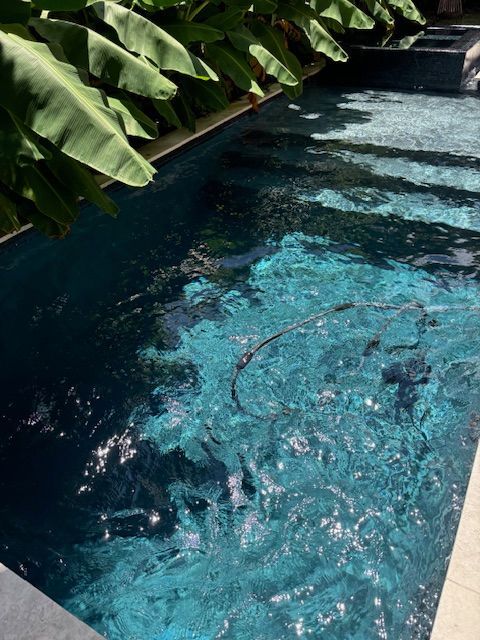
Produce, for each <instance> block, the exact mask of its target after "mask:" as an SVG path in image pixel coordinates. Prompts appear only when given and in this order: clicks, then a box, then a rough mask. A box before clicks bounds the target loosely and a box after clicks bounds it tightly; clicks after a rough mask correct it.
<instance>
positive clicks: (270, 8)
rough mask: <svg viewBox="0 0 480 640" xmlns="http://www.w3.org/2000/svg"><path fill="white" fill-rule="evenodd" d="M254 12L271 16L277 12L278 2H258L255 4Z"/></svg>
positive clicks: (266, 0) (265, 0) (261, 0)
mask: <svg viewBox="0 0 480 640" xmlns="http://www.w3.org/2000/svg"><path fill="white" fill-rule="evenodd" d="M253 10H254V11H255V13H263V14H266V15H270V14H272V13H275V12H276V10H277V2H275V0H256V2H254V3H253Z"/></svg>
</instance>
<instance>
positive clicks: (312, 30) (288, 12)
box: [278, 2, 348, 62]
mask: <svg viewBox="0 0 480 640" xmlns="http://www.w3.org/2000/svg"><path fill="white" fill-rule="evenodd" d="M278 15H280V16H281V17H282V18H285V19H287V20H289V21H291V22H294V23H295V24H296V25H297V26H298V27H300V28H301V29H303V30H304V31H305V33H306V35H307V38H308V39H309V40H310V44H311V45H312V48H313V49H314V51H318V52H320V53H324V54H325V55H326V56H328V57H329V58H331V59H332V60H333V61H334V62H345V61H346V60H347V59H348V55H347V53H346V52H345V51H344V50H343V49H342V47H341V46H340V45H339V44H338V43H337V42H336V41H335V39H334V38H332V36H331V35H330V33H329V32H328V31H327V29H326V28H325V27H324V26H323V25H322V23H321V21H320V19H317V12H316V11H314V10H313V9H312V8H311V7H309V6H308V5H304V4H303V2H300V3H297V4H295V5H291V4H287V3H280V4H279V5H278Z"/></svg>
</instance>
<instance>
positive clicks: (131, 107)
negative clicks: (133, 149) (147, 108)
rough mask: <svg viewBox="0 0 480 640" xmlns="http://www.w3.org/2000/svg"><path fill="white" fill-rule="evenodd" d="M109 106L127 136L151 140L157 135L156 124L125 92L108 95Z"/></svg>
mask: <svg viewBox="0 0 480 640" xmlns="http://www.w3.org/2000/svg"><path fill="white" fill-rule="evenodd" d="M202 82H203V81H202ZM108 104H109V106H110V107H111V108H112V109H113V110H114V111H115V112H116V113H117V114H118V115H119V116H120V117H121V119H122V120H123V122H124V124H125V131H126V132H127V134H128V135H129V136H137V137H138V138H147V139H149V140H153V139H154V138H157V137H158V129H157V125H156V124H155V122H154V121H153V120H151V119H150V118H149V117H148V116H147V115H145V114H144V113H143V111H141V110H140V109H139V108H138V107H137V105H136V104H135V103H134V102H133V101H132V100H130V98H129V97H128V95H127V94H125V93H118V94H116V95H115V97H112V96H108Z"/></svg>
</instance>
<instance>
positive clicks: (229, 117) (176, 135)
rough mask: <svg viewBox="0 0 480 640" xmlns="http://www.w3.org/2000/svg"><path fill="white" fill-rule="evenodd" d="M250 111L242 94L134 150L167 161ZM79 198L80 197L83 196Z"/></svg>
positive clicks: (307, 71) (270, 92)
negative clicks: (189, 124) (189, 126)
mask: <svg viewBox="0 0 480 640" xmlns="http://www.w3.org/2000/svg"><path fill="white" fill-rule="evenodd" d="M325 64H326V63H325V60H321V61H319V62H315V63H313V64H311V65H308V66H307V67H304V68H303V80H304V81H305V80H308V78H310V77H312V76H314V75H316V74H317V73H319V71H321V70H322V69H323V68H324V67H325ZM280 93H282V88H281V87H280V85H279V84H278V83H275V84H271V85H269V86H268V87H266V88H265V95H264V96H263V98H258V104H259V105H261V104H263V103H265V102H268V101H269V100H271V99H272V98H275V97H276V96H278V95H279V94H280ZM249 111H253V107H252V105H251V103H250V102H249V100H248V96H247V95H245V96H243V97H241V98H240V99H238V100H235V101H234V102H231V103H230V104H229V106H228V107H227V108H226V109H224V110H222V111H217V112H215V113H209V114H208V115H206V116H203V117H202V118H198V119H197V121H196V131H195V133H192V132H191V131H189V130H188V129H185V128H182V129H176V130H174V131H171V132H170V133H167V134H165V135H163V136H160V137H159V138H157V139H156V140H152V142H148V143H147V144H145V145H143V146H142V147H140V148H139V149H137V151H138V152H139V153H140V154H141V155H142V156H143V157H144V158H145V159H146V160H148V161H149V162H158V161H162V160H163V161H164V162H166V161H167V160H169V159H170V158H171V157H172V156H174V155H176V154H177V153H180V152H181V151H185V150H186V149H188V148H189V147H191V146H194V145H196V144H198V143H199V142H200V141H201V140H203V138H205V137H208V136H209V135H212V134H213V133H215V132H216V131H218V130H220V129H222V128H223V127H225V126H227V125H228V124H230V123H232V122H233V121H234V120H236V119H237V118H239V117H241V116H242V115H244V114H246V113H248V112H249ZM96 180H97V183H98V185H99V186H100V187H101V188H102V189H105V188H106V187H109V186H110V185H112V184H114V183H116V182H118V180H115V179H114V178H110V177H109V176H105V175H98V176H96ZM140 188H141V187H140ZM80 199H81V200H82V198H80ZM29 229H33V225H32V224H26V225H23V227H22V228H21V229H19V231H14V232H13V233H7V234H5V235H3V236H0V245H1V244H2V243H4V242H8V241H9V240H13V238H16V237H18V236H19V235H20V234H22V233H24V232H25V231H28V230H29Z"/></svg>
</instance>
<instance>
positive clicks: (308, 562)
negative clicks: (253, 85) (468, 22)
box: [0, 88, 480, 640]
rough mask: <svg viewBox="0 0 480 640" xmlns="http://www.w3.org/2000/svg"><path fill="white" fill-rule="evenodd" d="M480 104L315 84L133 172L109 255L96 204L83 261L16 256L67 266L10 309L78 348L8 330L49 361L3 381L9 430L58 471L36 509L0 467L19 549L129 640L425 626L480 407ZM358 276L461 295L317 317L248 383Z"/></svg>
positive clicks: (279, 638) (45, 582)
mask: <svg viewBox="0 0 480 640" xmlns="http://www.w3.org/2000/svg"><path fill="white" fill-rule="evenodd" d="M478 105H479V102H478V100H475V99H473V98H463V97H448V96H419V95H415V94H396V93H390V94H389V93H382V92H363V93H357V92H349V91H345V92H341V91H326V90H321V89H317V88H310V89H308V90H307V92H306V95H305V96H304V97H303V98H302V99H301V100H300V101H299V102H298V104H295V105H289V104H288V101H286V100H285V99H282V100H279V101H277V102H276V103H274V104H271V105H270V106H269V107H267V108H266V109H264V110H263V112H262V113H261V114H260V116H259V117H258V119H257V118H255V119H250V120H244V121H242V122H239V123H237V124H236V125H234V126H233V127H232V128H230V129H228V130H226V131H225V132H223V133H222V134H220V135H219V136H217V137H216V138H214V139H213V140H212V141H210V142H209V143H207V144H205V145H202V147H199V148H198V149H194V150H193V151H191V152H189V153H188V154H186V155H184V156H182V157H181V158H180V159H178V160H176V161H174V163H172V164H171V165H167V166H165V167H163V168H162V169H161V170H160V173H159V178H158V181H157V182H156V184H155V185H154V186H153V187H152V188H150V189H149V190H147V191H145V192H140V193H131V194H130V195H128V194H127V192H126V191H123V190H119V191H118V192H117V197H118V199H119V200H120V201H122V202H123V203H124V207H125V210H124V212H123V214H122V219H121V221H120V223H119V225H120V226H119V227H113V226H111V225H110V226H109V227H108V228H106V227H103V228H100V231H99V233H100V234H103V235H100V240H102V241H103V242H105V244H104V245H103V246H102V250H103V251H104V253H103V255H102V252H101V251H100V252H98V254H99V255H98V256H93V254H92V252H91V249H89V248H88V245H87V243H86V237H87V235H88V233H87V232H88V230H89V229H90V226H89V225H93V224H94V223H95V222H96V221H95V220H92V221H88V220H87V221H86V222H85V223H84V227H83V229H82V228H79V230H78V231H77V232H76V233H75V234H74V235H73V236H72V238H70V239H69V240H67V241H66V243H65V244H64V245H63V246H62V247H61V248H60V249H57V247H58V245H55V249H54V250H53V251H55V252H57V253H54V257H55V258H56V259H57V261H58V264H59V265H66V264H68V263H69V260H70V261H72V263H71V264H73V266H72V271H71V272H69V273H71V274H73V273H74V275H68V276H65V275H64V274H59V273H58V272H57V271H56V270H54V271H55V273H54V275H52V274H50V271H49V272H48V275H46V271H45V269H43V268H41V269H40V275H37V276H32V271H31V263H32V258H34V259H37V260H38V258H39V257H41V256H44V255H45V256H46V252H47V250H48V251H49V252H50V253H49V259H52V245H50V244H49V243H47V242H45V241H42V242H37V241H36V240H35V241H29V244H28V243H27V242H26V243H25V246H24V247H23V251H24V258H23V259H22V258H20V257H19V258H18V260H19V263H17V269H16V271H15V273H12V270H10V269H9V265H10V264H11V262H9V260H11V257H10V258H9V256H8V255H7V256H4V257H3V262H2V264H1V267H2V269H3V274H4V275H5V279H6V282H7V283H9V285H8V284H7V287H6V289H7V290H8V286H10V287H12V288H13V287H19V285H21V284H25V283H26V282H27V281H28V278H29V277H30V278H31V277H33V278H34V282H39V280H35V278H40V277H41V278H42V282H43V283H47V284H48V287H47V289H49V288H50V293H45V291H42V292H36V293H34V294H32V293H31V291H29V292H28V293H29V295H30V296H32V295H33V302H32V304H29V303H28V302H27V301H26V294H25V301H23V302H20V304H19V305H18V306H17V307H16V312H17V314H18V309H20V310H21V314H20V317H21V318H22V317H24V318H25V319H26V318H27V317H28V316H29V314H30V313H32V312H33V311H34V312H35V314H36V315H34V316H33V318H36V320H35V319H34V320H32V321H31V322H32V327H33V328H32V331H33V333H34V335H36V336H37V339H38V336H39V335H41V336H43V338H44V340H45V339H46V340H47V341H48V340H54V341H55V343H56V345H57V347H56V348H58V349H59V350H60V349H61V350H63V351H64V352H66V353H67V356H66V357H65V362H63V361H62V360H61V358H59V360H58V362H57V363H54V364H53V365H52V364H51V363H47V362H46V355H45V353H44V352H43V351H42V348H41V347H38V351H37V352H36V353H35V354H34V355H33V356H32V355H31V353H30V355H29V352H28V351H27V349H25V350H24V351H20V353H19V352H18V351H17V352H14V350H13V349H12V350H10V351H9V350H8V347H7V346H6V345H4V347H5V349H6V352H7V358H10V360H9V361H10V362H12V363H13V362H14V361H15V357H16V358H17V359H18V357H20V360H21V361H24V362H25V360H26V359H27V358H28V357H30V358H32V359H33V363H34V364H35V366H36V369H37V371H38V370H40V374H38V379H37V382H36V390H33V389H30V387H29V386H28V384H27V383H22V384H23V386H22V384H20V385H18V384H17V387H18V388H20V389H22V391H21V392H20V391H18V388H17V389H16V390H15V391H14V392H13V394H12V395H13V402H12V396H10V397H9V401H8V402H5V403H4V404H3V407H2V412H3V416H4V420H5V421H6V424H7V425H12V426H11V427H10V429H11V435H10V436H9V442H10V443H12V444H11V447H12V448H13V451H15V452H16V453H17V455H18V457H19V459H20V460H25V459H27V460H29V461H31V460H32V459H34V461H35V462H34V465H38V466H39V468H40V470H41V471H42V472H45V466H46V465H47V464H48V465H49V467H50V468H51V469H53V471H52V472H51V473H52V477H49V481H48V482H47V481H42V482H43V485H42V487H41V488H40V489H37V490H36V491H37V494H40V497H41V499H42V500H44V501H45V500H46V496H48V495H49V493H50V495H51V497H50V502H51V506H49V507H48V508H45V509H44V510H43V512H42V511H40V512H38V511H35V508H34V507H33V506H32V505H30V506H29V508H28V510H27V511H28V513H27V515H26V512H25V511H24V505H25V503H27V504H28V498H25V495H24V493H22V491H23V489H18V483H15V486H14V482H13V480H7V479H6V478H5V477H2V482H3V485H2V486H4V487H5V486H6V487H7V489H8V491H9V492H10V493H9V495H10V496H11V500H10V504H9V503H8V501H7V504H9V508H8V514H9V515H8V517H6V519H4V520H3V525H1V526H0V534H1V537H0V541H1V540H4V542H5V544H4V545H3V556H5V558H6V560H8V561H9V563H10V564H13V563H14V561H15V562H18V565H17V570H20V571H23V572H24V573H25V574H27V577H29V579H31V580H32V581H34V582H35V583H36V584H38V585H39V586H41V587H42V588H43V589H45V590H46V591H47V592H48V593H50V594H51V595H52V596H53V597H55V598H57V599H58V600H60V601H61V602H62V604H64V606H66V607H67V608H68V609H69V610H71V611H72V612H73V613H75V614H77V615H78V616H80V617H81V618H83V619H84V620H85V621H86V622H88V623H89V624H91V625H92V626H94V627H95V628H96V629H98V630H99V631H100V632H101V633H104V634H105V635H106V637H107V638H109V639H110V640H127V639H128V640H193V639H195V640H207V639H208V640H213V639H214V638H215V639H216V638H231V639H239V640H244V639H245V640H247V639H248V640H251V639H253V638H254V639H255V640H283V639H285V640H286V639H290V638H296V637H306V638H307V637H311V638H322V639H326V640H330V639H332V640H339V639H341V640H344V639H345V640H346V639H355V640H374V639H381V640H387V639H388V640H402V639H404V640H411V639H413V638H416V639H420V638H428V634H429V630H430V627H431V624H432V620H433V616H434V613H435V607H436V603H437V599H438V595H439V592H440V589H441V585H442V581H443V578H444V574H445V570H446V563H447V559H448V554H449V552H450V549H451V545H452V542H453V538H454V534H455V528H456V525H457V523H458V518H459V513H460V510H461V505H462V501H463V496H464V492H465V488H466V483H467V480H468V473H469V469H470V465H471V461H472V458H473V453H474V450H475V446H476V438H477V436H478V432H477V429H478V423H479V422H480V418H479V413H478V412H479V406H480V391H479V389H480V384H479V383H480V373H479V369H478V353H479V350H480V330H479V329H480V317H479V314H478V313H475V312H472V311H465V310H461V309H462V308H463V307H471V306H475V305H477V304H478V299H479V296H478V294H479V280H478V267H479V265H480V260H479V253H478V247H479V244H478V239H479V236H478V231H479V230H480V194H479V192H480V184H479V182H478V180H477V179H476V176H477V175H478V172H479V169H478V167H479V160H478V153H477V152H474V151H473V150H472V148H475V146H476V145H473V144H472V136H474V135H475V131H476V127H477V125H476V122H478ZM473 112H474V113H476V116H475V117H474V115H473ZM432 114H434V117H433V116H432ZM453 114H456V118H452V116H453ZM460 121H461V122H462V125H461V126H460V124H458V123H459V122H460ZM475 153H477V155H475ZM206 167H208V170H207V169H206ZM160 202H161V203H162V205H163V206H164V210H165V211H168V212H169V214H168V215H169V216H170V220H168V219H167V220H166V222H162V223H160V222H159V221H158V216H161V215H162V214H161V212H158V211H156V210H155V209H156V207H158V206H159V203H160ZM129 206H130V208H131V211H130V212H129V211H128V208H129ZM133 215H136V216H137V217H136V219H135V220H132V221H131V226H129V224H128V223H127V219H128V216H133ZM177 217H178V226H177V227H176V226H175V224H174V223H175V220H176V219H177ZM167 223H168V224H167ZM116 224H117V223H115V225H116ZM122 225H123V226H122ZM161 225H164V226H163V227H162V226H161ZM169 225H170V226H169ZM445 225H448V226H445ZM105 229H106V230H105ZM35 242H37V244H36V245H35V244H34V243H35ZM89 252H90V253H89ZM72 256H73V257H72ZM45 259H46V258H45ZM87 262H88V266H87ZM27 263H28V264H27ZM107 264H109V265H110V267H107V266H106V265H107ZM100 265H104V266H105V269H103V270H102V269H98V267H99V266H100ZM82 266H83V268H84V269H86V270H87V272H88V273H91V276H90V277H87V276H86V275H85V274H84V273H83V274H82V273H81V267H82ZM93 267H96V273H98V279H99V281H100V282H98V281H96V279H95V277H92V275H93ZM79 268H80V273H79ZM89 269H91V272H90V271H89ZM72 282H73V286H72ZM106 282H108V283H109V285H108V286H106V285H105V283H106ZM62 292H63V293H62ZM62 295H64V296H65V298H64V299H63V298H62ZM20 298H21V300H23V298H22V294H20ZM86 300H90V304H91V314H90V316H91V317H93V318H94V319H93V320H92V319H90V320H89V322H90V324H88V323H87V321H86V319H85V318H84V314H82V315H81V317H79V315H78V313H79V309H80V308H81V305H82V304H84V303H85V301H86ZM347 301H372V302H387V303H391V304H396V305H402V304H405V303H408V302H411V301H416V302H418V303H421V304H423V305H426V306H427V307H447V308H451V311H448V312H439V311H435V310H431V311H428V312H426V313H422V312H421V311H420V310H418V309H412V310H410V311H407V312H405V313H403V314H401V315H399V316H398V317H395V318H394V319H393V320H392V322H391V323H388V322H387V319H388V318H393V317H394V315H395V312H394V311H386V310H379V309H365V308H356V309H349V310H346V311H344V312H342V313H338V314H332V315H329V316H326V317H325V318H322V319H320V320H318V321H317V322H314V323H311V324H308V325H305V326H304V327H303V328H301V329H299V330H298V331H295V332H291V333H289V334H287V335H285V336H283V337H281V338H279V339H278V340H276V341H274V342H272V343H271V344H270V345H268V346H266V347H265V348H264V349H262V350H261V351H260V352H259V354H258V355H257V356H256V357H255V358H254V359H253V360H252V361H251V362H250V363H249V365H248V366H247V367H246V368H245V369H244V370H242V371H241V373H240V375H239V378H238V394H239V400H240V404H241V407H238V406H237V405H236V403H235V402H234V401H233V400H232V397H231V379H232V374H233V371H234V367H235V364H236V362H237V361H238V359H239V358H240V356H241V355H242V354H243V353H245V352H246V351H247V350H248V349H249V348H251V347H252V345H253V344H255V343H256V342H258V341H259V340H261V339H263V338H265V337H267V336H269V335H271V334H273V333H275V332H276V331H278V330H279V329H282V328H283V327H286V326H287V325H289V324H291V323H293V322H296V321H298V320H301V319H302V318H305V317H308V316H310V315H312V314H315V313H317V312H319V311H321V310H322V309H326V308H328V307H330V306H332V305H334V304H338V303H342V302H347ZM459 309H460V310H459ZM12 313H13V310H12ZM22 314H23V315H22ZM7 316H8V309H7ZM42 318H47V319H48V321H49V324H48V327H45V325H41V323H42ZM7 319H8V318H7ZM25 321H26V320H25ZM52 323H53V325H52ZM66 324H68V327H69V329H68V331H65V329H62V328H61V327H65V325H66ZM40 325H41V326H40ZM52 326H53V328H54V329H55V330H56V331H57V333H55V334H54V333H53V329H52ZM39 327H40V328H39ZM379 331H380V333H381V335H380V342H379V344H378V345H377V344H375V345H374V346H373V347H371V348H367V345H369V344H370V343H371V340H372V338H373V337H374V336H375V335H376V334H377V332H379ZM35 332H37V333H36V334H35ZM54 336H55V337H54ZM32 339H33V338H32ZM83 353H86V354H87V355H88V358H87V357H86V356H85V357H84V358H83V357H82V354H83ZM9 354H10V355H9ZM72 362H73V363H74V364H72ZM12 366H14V365H12ZM14 373H15V375H14V379H15V380H17V381H18V380H19V379H21V373H19V372H18V371H15V369H14ZM39 387H40V392H39V391H38V389H39ZM15 394H16V395H15ZM15 398H16V400H15ZM25 399H27V400H25ZM70 399H71V400H70ZM29 402H30V404H29ZM69 402H71V403H72V405H74V408H73V409H72V408H69V406H70V405H69ZM21 403H24V404H25V406H26V407H27V408H26V409H25V415H23V414H21V410H20V409H19V406H20V404H21ZM20 414H21V415H20ZM32 424H33V425H34V426H33V427H32ZM19 425H20V426H22V428H23V430H24V432H26V433H27V436H20V435H18V433H19ZM43 436H45V437H43ZM22 437H24V438H25V439H26V442H24V441H23V440H22ZM65 441H67V442H65ZM52 443H54V445H52ZM42 445H43V446H44V447H45V446H50V447H51V446H54V453H53V454H51V455H50V457H49V456H48V455H46V456H44V457H43V459H42V456H43V454H42V453H41V452H42ZM32 447H36V453H35V455H34V458H31V457H28V455H30V454H28V455H27V454H26V453H25V450H30V448H32ZM11 451H12V449H8V448H6V449H5V452H4V453H3V455H4V458H5V459H6V456H7V453H9V454H10V455H11ZM38 451H40V453H38ZM1 459H2V450H0V460H1ZM42 465H44V466H42ZM65 466H69V467H70V468H69V469H67V470H65ZM34 468H36V467H35V466H34ZM31 475H32V478H31V479H29V480H27V481H25V480H23V485H22V487H24V488H25V494H27V493H28V494H29V495H30V494H31V492H32V486H33V484H34V482H35V478H34V476H35V471H32V473H31ZM47 475H48V474H47ZM40 476H41V477H43V473H42V474H37V475H36V477H37V478H38V477H40ZM9 482H10V484H9ZM52 487H57V488H56V489H52ZM33 494H34V495H36V496H37V497H36V500H37V501H38V495H37V494H36V493H35V491H33ZM30 499H32V498H30ZM32 500H33V499H32ZM22 505H23V506H22ZM5 513H6V511H5ZM32 513H33V514H34V515H32ZM19 523H20V524H19ZM32 528H34V530H36V531H37V533H38V538H37V539H36V541H35V545H34V549H33V550H32V543H31V540H30V541H29V535H28V532H29V531H31V530H32ZM0 549H1V548H0ZM1 559H2V555H1V554H0V560H1Z"/></svg>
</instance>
